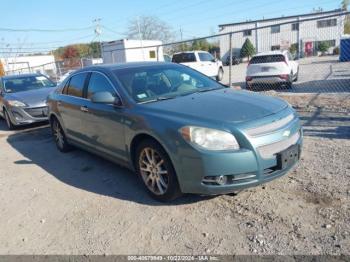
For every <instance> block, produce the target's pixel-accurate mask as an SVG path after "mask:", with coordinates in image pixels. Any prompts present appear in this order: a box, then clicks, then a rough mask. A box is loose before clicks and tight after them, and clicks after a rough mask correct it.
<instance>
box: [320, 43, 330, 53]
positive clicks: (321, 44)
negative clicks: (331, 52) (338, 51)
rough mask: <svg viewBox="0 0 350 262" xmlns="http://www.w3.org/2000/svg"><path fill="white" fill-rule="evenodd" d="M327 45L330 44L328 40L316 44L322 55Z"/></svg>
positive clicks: (327, 47) (326, 49)
mask: <svg viewBox="0 0 350 262" xmlns="http://www.w3.org/2000/svg"><path fill="white" fill-rule="evenodd" d="M329 47H330V45H329V43H328V42H326V41H322V42H320V43H319V44H318V51H320V52H321V53H322V55H323V54H324V53H326V52H327V51H328V49H329Z"/></svg>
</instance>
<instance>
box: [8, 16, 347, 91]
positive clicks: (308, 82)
mask: <svg viewBox="0 0 350 262" xmlns="http://www.w3.org/2000/svg"><path fill="white" fill-rule="evenodd" d="M349 17H350V12H344V11H341V10H335V11H330V12H321V13H315V14H309V15H300V16H290V17H280V18H277V19H265V20H257V21H246V22H241V23H233V24H223V25H220V26H219V27H220V33H219V34H216V35H211V36H208V37H202V38H196V39H191V40H186V41H178V42H174V43H165V44H161V43H155V42H154V41H153V42H150V41H146V40H144V41H140V40H135V41H134V42H133V44H132V45H131V46H130V45H129V47H128V46H127V45H126V42H125V41H126V40H120V41H115V42H114V43H113V42H112V43H111V42H109V43H106V44H102V45H101V49H102V50H101V53H102V58H103V62H104V63H106V64H108V63H121V62H134V61H172V62H177V63H182V64H184V65H187V66H190V67H192V68H194V69H196V70H198V71H200V72H202V73H204V74H206V75H208V76H211V77H216V78H217V79H218V80H219V81H221V82H222V83H224V84H226V85H232V86H239V87H241V88H242V89H249V90H253V91H266V90H276V91H283V92H298V93H322V92H330V93H337V92H350V36H346V35H344V25H345V23H346V22H349V21H350V18H349ZM123 41H124V42H123ZM194 50H197V51H206V52H209V53H210V54H211V55H207V54H206V53H198V52H193V51H194ZM96 63H102V60H95V59H88V58H87V59H85V58H83V59H80V58H79V59H67V60H63V61H58V62H55V63H54V64H46V65H41V66H37V67H32V68H28V67H26V68H24V69H22V70H17V73H23V72H25V71H26V70H29V71H31V72H40V73H44V74H47V75H49V76H50V77H51V78H52V79H54V80H55V81H61V80H62V79H64V78H65V77H66V76H67V75H69V73H71V72H72V71H74V70H76V69H79V68H82V67H85V66H88V65H92V64H96ZM11 73H14V72H11ZM221 73H223V74H221Z"/></svg>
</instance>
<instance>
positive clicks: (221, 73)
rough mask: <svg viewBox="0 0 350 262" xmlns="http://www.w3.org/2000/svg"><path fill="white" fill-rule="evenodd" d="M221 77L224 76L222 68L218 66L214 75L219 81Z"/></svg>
mask: <svg viewBox="0 0 350 262" xmlns="http://www.w3.org/2000/svg"><path fill="white" fill-rule="evenodd" d="M223 77H224V69H222V68H221V67H220V68H219V72H218V75H217V76H216V81H221V80H222V78H223Z"/></svg>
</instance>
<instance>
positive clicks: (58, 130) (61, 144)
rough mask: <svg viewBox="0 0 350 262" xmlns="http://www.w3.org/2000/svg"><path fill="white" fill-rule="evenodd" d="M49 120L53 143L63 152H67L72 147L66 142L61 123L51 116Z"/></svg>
mask: <svg viewBox="0 0 350 262" xmlns="http://www.w3.org/2000/svg"><path fill="white" fill-rule="evenodd" d="M50 122H51V130H52V135H53V137H54V140H55V144H56V146H57V148H58V150H59V151H61V152H63V153H65V152H69V151H70V150H71V149H72V147H71V145H70V144H69V143H68V142H67V138H66V135H65V133H64V131H63V128H62V126H61V124H60V123H59V122H58V120H57V119H56V118H52V119H51V121H50Z"/></svg>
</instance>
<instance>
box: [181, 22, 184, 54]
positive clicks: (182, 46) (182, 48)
mask: <svg viewBox="0 0 350 262" xmlns="http://www.w3.org/2000/svg"><path fill="white" fill-rule="evenodd" d="M180 38H181V42H182V27H180ZM181 51H184V43H181Z"/></svg>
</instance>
